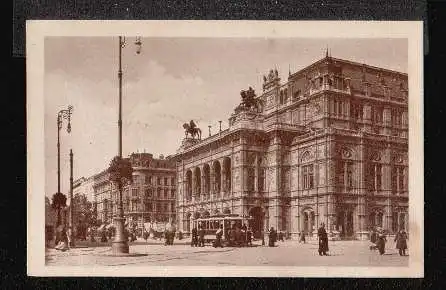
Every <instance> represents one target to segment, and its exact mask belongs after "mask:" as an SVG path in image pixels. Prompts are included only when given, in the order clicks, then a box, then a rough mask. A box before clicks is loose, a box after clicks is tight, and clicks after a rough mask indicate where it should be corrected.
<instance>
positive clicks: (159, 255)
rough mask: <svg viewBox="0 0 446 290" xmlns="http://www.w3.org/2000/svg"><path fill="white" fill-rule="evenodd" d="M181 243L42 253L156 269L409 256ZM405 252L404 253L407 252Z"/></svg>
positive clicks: (403, 260)
mask: <svg viewBox="0 0 446 290" xmlns="http://www.w3.org/2000/svg"><path fill="white" fill-rule="evenodd" d="M186 243H187V241H183V242H182V244H178V243H177V244H175V245H173V246H164V245H163V243H162V242H160V241H150V242H149V243H145V242H144V241H139V242H137V243H131V244H130V252H131V253H135V254H136V253H138V254H141V255H139V256H133V257H113V256H109V255H107V254H109V253H110V246H103V245H104V244H103V245H102V246H97V247H84V248H72V249H70V250H68V251H65V252H60V251H57V250H55V249H47V250H46V255H45V257H46V264H47V265H48V266H54V265H60V266H64V265H66V266H78V265H88V266H91V265H97V266H117V265H135V266H141V265H156V266H163V265H164V266H182V265H184V266H205V265H210V266H215V265H227V266H235V265H236V266H262V265H267V266H344V267H360V266H385V267H388V266H392V267H398V266H408V262H409V257H408V256H404V257H401V256H399V255H398V252H397V250H396V249H395V243H394V242H388V243H387V244H386V253H385V254H384V255H382V256H381V255H379V254H378V252H377V251H371V250H370V249H369V242H363V241H332V242H330V244H329V248H330V251H329V254H330V255H329V256H319V255H318V253H317V243H316V241H310V242H308V243H306V244H300V243H298V242H297V241H285V242H278V243H277V246H276V247H274V248H272V247H265V246H261V245H260V244H259V243H258V242H257V243H256V244H255V245H254V246H253V247H246V248H232V247H225V248H213V247H211V246H205V247H198V248H196V247H191V246H190V245H188V244H186ZM407 252H408V251H407Z"/></svg>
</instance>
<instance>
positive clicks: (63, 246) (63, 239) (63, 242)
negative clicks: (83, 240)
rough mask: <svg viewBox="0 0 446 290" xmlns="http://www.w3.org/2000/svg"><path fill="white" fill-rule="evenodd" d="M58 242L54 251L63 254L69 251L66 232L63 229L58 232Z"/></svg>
mask: <svg viewBox="0 0 446 290" xmlns="http://www.w3.org/2000/svg"><path fill="white" fill-rule="evenodd" d="M59 237H60V240H59V243H58V244H57V246H56V247H55V249H56V250H60V251H62V252H65V251H66V250H69V249H70V248H69V246H68V235H67V230H66V228H65V227H63V228H62V230H61V231H60V236H59Z"/></svg>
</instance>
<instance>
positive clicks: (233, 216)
mask: <svg viewBox="0 0 446 290" xmlns="http://www.w3.org/2000/svg"><path fill="white" fill-rule="evenodd" d="M221 219H228V220H236V219H253V217H251V216H241V215H238V214H228V215H211V216H209V217H206V218H203V217H200V218H198V219H196V220H221Z"/></svg>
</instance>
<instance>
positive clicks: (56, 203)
mask: <svg viewBox="0 0 446 290" xmlns="http://www.w3.org/2000/svg"><path fill="white" fill-rule="evenodd" d="M51 206H52V207H53V209H54V210H56V211H57V224H56V226H59V225H60V223H61V217H60V210H61V209H62V208H64V207H66V206H67V197H66V196H65V194H63V193H61V192H57V193H55V194H54V195H53V202H52V204H51Z"/></svg>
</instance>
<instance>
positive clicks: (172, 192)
mask: <svg viewBox="0 0 446 290" xmlns="http://www.w3.org/2000/svg"><path fill="white" fill-rule="evenodd" d="M171 196H172V198H175V188H172V189H171Z"/></svg>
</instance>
